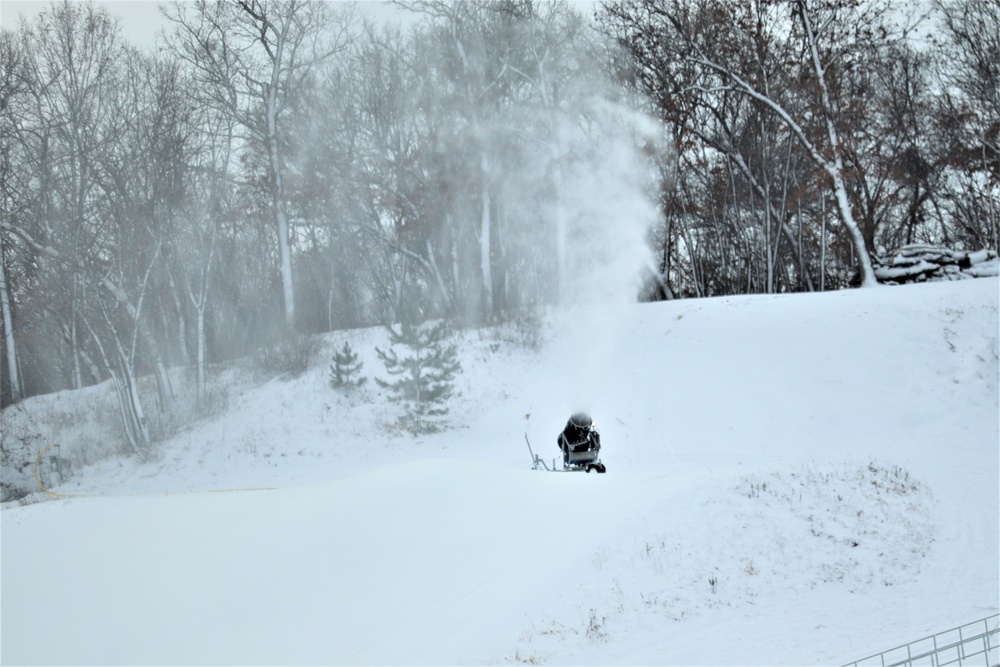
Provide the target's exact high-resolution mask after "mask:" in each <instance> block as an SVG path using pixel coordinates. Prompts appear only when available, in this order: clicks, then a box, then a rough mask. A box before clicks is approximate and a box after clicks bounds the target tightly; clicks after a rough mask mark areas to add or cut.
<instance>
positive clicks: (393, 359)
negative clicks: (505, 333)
mask: <svg viewBox="0 0 1000 667" xmlns="http://www.w3.org/2000/svg"><path fill="white" fill-rule="evenodd" d="M386 328H387V330H388V331H389V340H390V342H391V344H392V346H393V347H392V348H390V349H389V351H388V352H383V351H382V350H380V349H379V348H378V347H376V348H375V352H376V353H377V354H378V356H379V359H381V360H382V363H384V364H385V370H386V372H388V373H389V375H390V376H393V377H395V378H396V380H395V381H393V382H385V381H383V380H379V379H377V378H376V382H378V384H379V386H381V387H384V388H387V389H389V390H391V391H392V397H391V400H392V401H393V402H395V403H402V404H403V408H404V412H403V414H402V415H401V417H400V422H401V423H402V424H403V426H404V427H405V428H406V429H407V430H409V431H410V433H412V434H413V435H417V434H418V433H433V432H435V431H438V430H440V429H441V428H442V427H443V426H444V424H445V422H444V421H442V420H441V419H440V417H442V416H443V415H445V414H447V412H448V408H447V406H446V404H447V401H448V399H449V398H451V396H452V395H453V394H454V384H453V380H454V378H455V375H456V374H457V373H458V372H459V371H460V370H461V366H460V365H459V363H458V351H457V350H456V348H455V346H454V345H445V340H446V339H447V337H448V331H447V329H446V327H445V323H444V322H438V323H437V324H433V325H428V324H425V325H413V324H410V323H408V322H403V323H402V324H400V325H399V330H398V331H397V330H396V329H395V328H394V327H393V326H391V325H390V326H388V327H386ZM398 346H402V347H404V348H405V349H406V353H405V354H404V356H399V354H398V353H397V352H396V348H397V347H398Z"/></svg>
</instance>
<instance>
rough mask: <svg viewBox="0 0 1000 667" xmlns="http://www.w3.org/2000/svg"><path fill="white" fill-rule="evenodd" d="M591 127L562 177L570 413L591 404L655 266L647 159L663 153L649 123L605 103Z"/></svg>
mask: <svg viewBox="0 0 1000 667" xmlns="http://www.w3.org/2000/svg"><path fill="white" fill-rule="evenodd" d="M589 117H590V118H592V119H593V120H592V122H590V123H589V125H588V126H587V127H585V128H574V129H573V130H570V131H574V130H575V132H574V134H575V136H572V135H571V136H569V137H567V143H569V144H570V145H572V146H573V150H574V153H575V155H576V156H577V158H578V159H576V160H574V161H573V162H572V165H571V167H570V168H569V169H568V170H567V171H566V173H565V178H564V182H563V185H564V190H563V196H562V198H561V200H562V205H563V206H564V207H565V210H564V215H565V216H566V222H567V235H568V243H567V246H566V265H567V269H568V275H569V277H570V280H569V283H568V289H567V291H566V294H565V296H566V301H565V304H564V306H565V307H564V308H563V311H562V313H561V320H562V322H561V324H562V330H563V331H564V332H566V336H567V338H566V340H567V344H568V345H569V346H570V353H571V355H572V357H571V358H573V359H575V360H576V361H577V362H578V363H575V364H574V368H573V371H572V375H573V376H571V377H570V381H571V383H572V392H573V393H572V395H571V396H570V397H568V400H572V408H571V409H572V410H582V411H585V412H590V411H591V410H593V409H594V408H595V407H596V402H597V401H598V398H599V396H598V394H599V390H600V387H601V385H602V384H603V379H604V377H605V376H606V374H607V373H608V372H609V370H610V368H609V365H610V363H611V361H612V358H613V355H614V353H615V350H616V349H617V348H618V346H619V345H620V344H621V341H620V340H619V339H618V337H619V333H620V329H621V325H622V322H623V320H624V318H625V317H626V316H627V311H628V306H629V305H630V304H634V303H636V301H637V297H638V294H639V291H640V287H641V283H642V276H643V273H644V272H645V271H647V267H649V266H650V265H651V264H652V252H651V249H650V247H649V244H648V232H649V230H650V229H651V227H652V226H653V225H654V224H655V223H656V221H657V219H658V207H657V203H656V202H657V191H656V184H657V179H656V176H655V169H654V166H653V164H652V163H651V161H650V159H649V157H648V154H649V152H650V151H657V152H662V151H663V150H665V145H664V140H663V133H662V129H661V128H660V127H658V125H657V124H656V123H655V122H654V121H653V120H652V119H650V118H648V117H646V116H644V115H642V114H638V113H636V112H633V111H630V110H628V109H625V108H624V107H621V106H619V105H615V104H611V103H609V102H607V101H604V100H598V101H595V102H594V103H593V105H592V112H591V114H590V115H589Z"/></svg>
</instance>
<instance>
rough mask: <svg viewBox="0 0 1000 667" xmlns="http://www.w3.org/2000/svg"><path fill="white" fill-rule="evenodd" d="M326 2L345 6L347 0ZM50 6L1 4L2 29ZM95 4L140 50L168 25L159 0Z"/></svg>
mask: <svg viewBox="0 0 1000 667" xmlns="http://www.w3.org/2000/svg"><path fill="white" fill-rule="evenodd" d="M71 1H76V0H71ZM324 1H325V2H342V1H344V0H324ZM50 4H51V2H50V1H49V0H0V26H2V27H4V28H14V27H15V26H16V25H17V21H18V18H19V17H21V16H24V17H25V18H30V17H33V16H35V15H36V14H37V13H38V12H40V11H42V10H43V9H45V8H46V7H48V6H49V5H50ZM94 4H96V5H100V6H103V7H107V8H108V9H109V10H110V11H111V13H112V14H114V15H115V16H117V17H118V18H119V19H120V20H121V26H122V33H123V34H124V36H125V37H126V38H127V39H128V40H129V41H131V42H132V43H134V44H136V45H139V46H152V45H154V44H155V38H156V33H157V32H158V31H159V30H161V29H162V28H163V27H164V26H165V24H166V21H165V20H164V19H163V17H162V16H161V15H160V9H159V5H160V3H159V2H158V0H95V3H94ZM358 5H359V6H360V7H362V8H363V9H364V10H365V11H366V13H369V14H371V15H373V16H375V17H379V18H383V19H384V18H388V17H391V16H394V15H396V14H397V13H398V12H399V11H401V10H397V8H395V7H393V6H392V5H391V4H390V3H389V2H383V1H379V0H367V1H365V0H363V1H362V2H359V3H358Z"/></svg>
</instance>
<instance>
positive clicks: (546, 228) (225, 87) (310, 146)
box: [0, 0, 1000, 448]
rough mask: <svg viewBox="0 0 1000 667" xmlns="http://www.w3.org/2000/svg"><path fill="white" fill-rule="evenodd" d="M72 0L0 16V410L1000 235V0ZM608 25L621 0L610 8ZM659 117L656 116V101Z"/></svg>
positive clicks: (762, 284) (136, 432) (137, 423)
mask: <svg viewBox="0 0 1000 667" xmlns="http://www.w3.org/2000/svg"><path fill="white" fill-rule="evenodd" d="M398 6H399V8H400V11H406V12H409V13H410V15H411V16H412V17H413V21H412V22H410V23H408V24H407V25H408V27H407V28H405V29H401V28H397V27H393V26H385V25H372V24H368V23H366V21H365V20H363V19H364V17H363V15H362V13H361V12H359V11H358V8H356V7H354V6H352V5H349V4H345V3H330V2H317V1H300V0H284V1H281V2H276V1H273V0H271V1H268V0H228V1H225V2H215V1H209V0H196V1H194V2H190V1H188V2H179V3H175V4H171V5H164V12H165V14H166V15H167V17H168V18H169V22H168V25H169V27H168V29H167V30H166V34H165V41H164V43H163V44H162V48H159V49H157V50H156V51H155V52H154V51H153V50H151V49H140V48H137V47H136V46H135V45H131V44H128V43H127V42H126V41H125V40H124V39H123V37H122V35H121V28H120V26H119V25H118V23H117V22H116V20H115V19H114V18H113V17H112V16H111V15H109V14H108V13H107V12H106V11H105V10H104V9H101V8H99V7H96V6H94V5H92V4H88V3H82V2H63V3H54V4H52V5H51V6H49V7H48V8H47V9H46V10H45V11H43V12H42V13H40V14H39V15H38V16H37V17H36V18H34V19H31V20H29V21H27V22H26V23H23V24H21V25H19V27H18V28H17V29H16V30H4V31H2V32H0V207H2V208H0V214H2V218H0V257H2V269H3V270H2V271H0V305H2V307H3V308H2V310H3V332H4V337H3V350H4V352H3V355H2V360H0V369H2V380H0V389H2V392H0V396H2V398H0V404H2V405H9V404H10V403H11V402H13V401H16V400H18V399H19V398H20V397H22V396H26V395H32V394H38V393H44V392H49V391H54V390H58V389H63V388H70V387H82V386H86V385H89V384H93V383H95V382H98V381H101V380H105V379H108V378H112V379H113V380H114V382H115V384H116V387H117V388H118V395H119V401H120V404H121V407H122V414H123V420H124V423H125V424H126V431H127V432H128V433H129V434H130V435H129V441H130V442H131V443H133V446H134V447H137V448H141V447H145V446H147V445H148V442H149V438H150V435H149V433H148V424H147V419H146V417H145V408H144V406H143V402H142V400H141V394H140V392H139V390H138V388H137V384H138V378H140V377H143V376H147V375H148V376H150V377H152V378H155V380H156V388H157V394H156V395H157V398H158V401H157V409H158V410H166V411H169V410H170V405H171V402H172V400H173V399H172V396H173V391H174V390H173V389H172V387H171V384H170V382H171V377H170V373H169V372H168V371H169V369H172V368H181V367H186V368H190V369H192V370H196V371H197V372H192V377H195V378H197V382H196V385H197V387H198V388H199V391H202V390H203V389H204V378H205V373H206V368H207V366H208V364H209V363H214V362H219V361H222V360H225V359H228V358H233V357H238V356H242V355H245V354H247V353H249V352H251V351H253V350H255V349H257V348H259V347H260V346H261V345H267V344H270V343H273V342H275V341H278V340H288V339H290V338H294V337H295V336H296V335H300V334H308V333H313V332H321V331H329V330H333V329H342V328H348V327H355V326H364V325H371V324H376V323H385V322H392V321H398V320H399V319H400V318H401V317H402V316H404V315H406V316H408V317H411V318H414V319H425V318H448V319H451V320H452V321H455V322H456V323H458V324H459V325H463V324H478V323H484V322H497V321H503V320H506V319H510V318H515V317H518V316H520V315H521V314H523V313H526V312H531V311H532V310H533V309H535V308H537V307H539V306H543V305H547V304H556V303H571V302H577V301H579V300H581V299H588V300H589V299H595V298H596V299H600V298H606V297H611V296H620V295H621V294H623V293H624V294H626V296H627V297H629V298H632V299H635V298H642V299H655V298H672V297H675V296H676V297H685V296H704V295H715V294H731V293H748V292H777V291H795V290H820V289H835V288H839V287H843V286H846V285H848V284H851V283H852V281H853V282H859V283H869V284H870V283H872V282H874V277H873V273H872V266H871V260H870V257H871V255H872V254H874V253H875V252H876V250H877V249H878V248H879V246H885V247H886V248H888V249H890V250H891V249H892V248H894V247H898V246H900V245H903V244H906V243H911V242H925V243H935V244H938V245H945V246H955V247H964V248H968V249H979V248H991V249H996V247H997V240H998V235H1000V234H998V217H1000V194H998V179H1000V162H998V149H997V141H998V133H1000V111H998V93H997V77H998V75H997V68H998V62H1000V43H998V42H1000V37H998V34H1000V10H998V8H997V5H996V3H995V2H990V1H988V0H953V1H948V2H945V0H938V1H937V2H936V4H935V5H934V6H933V9H932V11H931V14H930V15H929V16H928V17H926V18H925V20H924V21H923V22H922V23H920V27H919V32H912V31H910V32H907V30H908V28H910V26H909V25H907V24H905V23H903V24H900V23H899V21H900V17H901V16H902V14H900V13H899V12H898V11H894V10H892V8H890V7H888V6H886V7H883V6H881V5H876V4H873V3H869V2H866V3H858V2H854V1H852V0H822V1H809V2H805V1H796V0H768V1H762V2H749V3H747V2H743V1H740V2H736V1H735V0H732V1H728V0H619V1H613V2H605V3H603V4H602V5H601V6H600V7H598V8H597V12H596V17H589V16H583V15H581V14H580V13H579V12H578V11H577V10H576V9H575V8H574V6H573V4H572V3H567V2H531V1H530V0H489V1H487V0H481V1H479V0H477V1H470V2H451V1H427V2H406V3H398ZM592 19H596V20H592ZM650 118H652V119H655V120H653V121H650V120H649V119H650Z"/></svg>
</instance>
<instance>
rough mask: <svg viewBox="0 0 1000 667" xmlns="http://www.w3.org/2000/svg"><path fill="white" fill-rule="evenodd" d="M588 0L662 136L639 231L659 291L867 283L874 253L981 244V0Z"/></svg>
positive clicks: (989, 211)
mask: <svg viewBox="0 0 1000 667" xmlns="http://www.w3.org/2000/svg"><path fill="white" fill-rule="evenodd" d="M604 4H605V9H604V11H603V12H601V14H600V16H599V21H600V24H601V26H602V28H603V30H604V32H606V33H607V34H609V35H611V36H613V37H614V38H615V39H616V40H617V42H618V43H619V44H620V45H621V46H622V51H621V52H620V53H618V54H616V56H617V57H616V66H617V70H618V72H619V74H620V76H621V78H622V80H624V81H626V82H627V83H628V84H629V85H630V86H632V87H633V88H634V89H636V90H639V91H642V92H643V93H644V94H645V95H647V96H648V99H649V103H650V109H651V112H652V113H655V114H656V115H657V116H658V118H659V119H660V120H661V121H662V122H663V124H664V125H665V127H666V128H667V129H668V131H669V133H670V136H671V137H672V140H673V144H674V145H675V146H676V147H677V150H676V152H675V153H674V154H673V155H672V156H671V158H672V159H673V160H674V163H673V164H672V165H669V166H668V167H667V168H665V173H668V174H669V175H670V176H671V178H672V179H673V182H672V185H671V186H670V187H665V188H664V189H663V197H662V204H663V213H664V218H663V221H662V224H661V225H660V227H659V230H658V231H657V233H656V235H655V242H656V244H657V247H658V254H659V257H660V267H659V268H660V271H661V272H662V274H663V276H664V278H665V280H664V285H665V286H668V287H669V290H670V291H671V292H672V293H673V294H674V295H675V296H705V295H716V294H734V293H750V292H775V291H799V290H823V289H836V288H840V287H843V286H845V285H849V284H859V283H864V284H873V283H874V282H875V280H876V278H875V276H874V274H873V272H872V266H871V262H870V256H872V255H874V254H876V253H878V252H879V249H880V248H884V249H885V251H888V252H892V251H893V250H895V249H897V248H900V247H901V246H904V245H909V244H916V243H927V244H932V245H941V246H947V247H953V248H956V249H962V250H980V249H990V250H994V251H995V250H996V249H997V243H998V238H1000V3H997V2H996V0H933V1H932V2H931V3H930V5H926V4H925V3H915V6H911V3H891V2H886V1H884V0H750V1H747V2H743V1H740V2H736V1H720V0H615V1H613V2H607V3H604ZM916 11H920V12H925V13H923V14H914V12H916ZM880 254H884V252H882V253H880Z"/></svg>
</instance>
